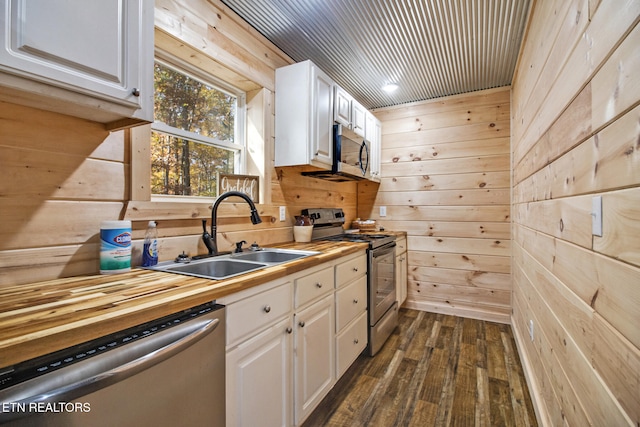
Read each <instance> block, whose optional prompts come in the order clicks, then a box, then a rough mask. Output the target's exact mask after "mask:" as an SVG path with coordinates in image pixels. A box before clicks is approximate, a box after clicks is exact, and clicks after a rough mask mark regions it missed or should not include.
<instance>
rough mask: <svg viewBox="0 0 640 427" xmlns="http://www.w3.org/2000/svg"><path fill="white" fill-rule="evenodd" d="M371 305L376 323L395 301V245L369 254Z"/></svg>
mask: <svg viewBox="0 0 640 427" xmlns="http://www.w3.org/2000/svg"><path fill="white" fill-rule="evenodd" d="M371 257H372V259H371V282H372V283H371V285H372V295H370V298H371V301H370V302H371V304H373V306H374V312H375V316H374V319H373V320H374V321H377V320H378V319H379V318H380V317H381V316H382V315H383V314H384V313H385V312H386V311H387V309H388V308H389V307H391V305H393V303H394V302H395V300H396V284H395V278H396V264H395V245H394V246H392V247H390V248H380V249H376V250H373V251H372V254H371Z"/></svg>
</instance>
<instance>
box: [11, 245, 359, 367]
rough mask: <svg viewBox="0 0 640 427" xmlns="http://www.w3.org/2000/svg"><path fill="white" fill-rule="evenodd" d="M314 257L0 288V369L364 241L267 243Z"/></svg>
mask: <svg viewBox="0 0 640 427" xmlns="http://www.w3.org/2000/svg"><path fill="white" fill-rule="evenodd" d="M275 246H278V247H281V248H288V249H298V250H310V251H319V252H321V253H320V254H318V255H313V256H310V257H307V258H303V259H300V260H295V261H292V262H288V263H285V264H281V265H275V266H272V267H268V268H265V269H263V270H258V271H254V272H250V273H247V274H243V275H240V276H235V277H232V278H229V279H225V280H211V279H202V278H198V277H191V276H184V275H181V274H173V273H164V272H159V271H151V270H142V269H137V268H136V269H133V270H132V271H131V272H128V273H122V274H115V275H96V276H83V277H69V278H63V279H55V280H50V281H46V282H40V283H33V284H26V285H16V286H9V287H4V288H0V368H2V367H6V366H10V365H13V364H16V363H18V362H22V361H25V360H28V359H32V358H34V357H38V356H42V355H45V354H48V353H51V352H53V351H57V350H61V349H64V348H67V347H70V346H73V345H76V344H79V343H82V342H85V341H89V340H92V339H95V338H99V337H101V336H104V335H108V334H111V333H114V332H118V331H120V330H123V329H126V328H129V327H132V326H136V325H139V324H141V323H145V322H149V321H152V320H155V319H158V318H160V317H163V316H166V315H169V314H172V313H175V312H178V311H180V310H184V309H187V308H189V307H193V306H196V305H199V304H203V303H205V302H208V301H212V300H215V299H218V298H221V297H223V296H226V295H229V294H232V293H235V292H238V291H241V290H243V289H247V288H250V287H253V286H257V285H260V284H263V283H266V282H268V281H270V280H274V279H278V278H281V277H284V276H287V275H289V274H292V273H295V272H298V271H301V270H304V269H307V268H310V267H313V266H315V265H319V264H322V263H325V262H327V261H331V260H333V259H337V258H340V257H343V256H345V255H348V254H351V253H355V252H357V251H364V250H365V249H366V248H367V245H366V244H364V243H350V242H326V241H319V242H311V243H287V244H282V245H275Z"/></svg>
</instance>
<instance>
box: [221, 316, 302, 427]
mask: <svg viewBox="0 0 640 427" xmlns="http://www.w3.org/2000/svg"><path fill="white" fill-rule="evenodd" d="M291 332H292V328H291V317H288V318H286V319H284V320H282V321H280V322H278V323H276V324H275V325H274V326H272V327H270V328H268V329H267V330H265V331H263V332H262V333H260V334H258V335H256V336H255V337H253V338H251V339H249V340H247V341H245V342H243V343H242V344H241V345H239V346H238V347H237V348H235V349H234V350H232V351H230V352H228V353H227V361H226V362H227V367H226V377H227V378H226V382H227V386H226V387H227V395H226V408H227V409H226V411H227V414H226V415H227V425H228V426H246V427H254V426H290V425H291V424H292V423H291V416H292V413H293V408H292V406H293V405H292V400H293V399H292V387H293V380H292V373H293V370H292V360H291V359H292V353H293V352H292V348H291V344H292V334H291ZM213 381H216V379H213Z"/></svg>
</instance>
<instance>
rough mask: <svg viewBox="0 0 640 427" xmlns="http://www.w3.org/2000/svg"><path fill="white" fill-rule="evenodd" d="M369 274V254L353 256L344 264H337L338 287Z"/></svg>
mask: <svg viewBox="0 0 640 427" xmlns="http://www.w3.org/2000/svg"><path fill="white" fill-rule="evenodd" d="M364 274H367V255H366V254H362V255H361V256H359V257H356V258H352V259H350V260H348V261H345V262H343V263H342V264H338V265H336V288H339V287H340V286H342V285H346V284H347V283H349V282H351V281H353V280H354V279H356V278H358V277H360V276H362V275H364Z"/></svg>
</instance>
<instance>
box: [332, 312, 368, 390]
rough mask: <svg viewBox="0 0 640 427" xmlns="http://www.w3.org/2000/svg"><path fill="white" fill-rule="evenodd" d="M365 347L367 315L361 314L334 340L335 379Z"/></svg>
mask: <svg viewBox="0 0 640 427" xmlns="http://www.w3.org/2000/svg"><path fill="white" fill-rule="evenodd" d="M366 346H367V313H366V312H363V313H362V314H361V315H360V317H358V318H357V320H356V321H354V322H353V323H351V324H350V325H349V327H348V328H347V329H345V330H344V331H343V332H342V333H341V334H339V335H338V336H337V338H336V358H337V363H336V375H337V376H336V378H340V376H342V374H344V372H345V371H346V370H347V369H348V368H349V366H351V364H352V363H353V361H354V360H356V358H357V357H358V355H360V353H362V350H364V349H365V347H366Z"/></svg>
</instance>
